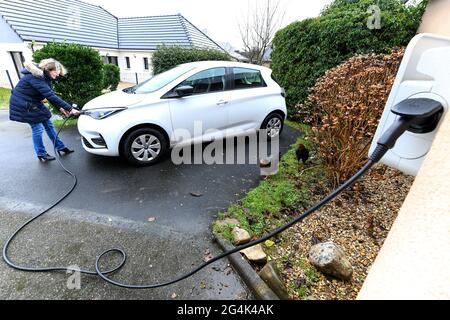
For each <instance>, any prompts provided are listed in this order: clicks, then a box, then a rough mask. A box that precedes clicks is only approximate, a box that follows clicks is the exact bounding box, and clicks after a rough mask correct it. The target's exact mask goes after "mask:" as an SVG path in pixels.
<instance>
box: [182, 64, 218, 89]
mask: <svg viewBox="0 0 450 320" xmlns="http://www.w3.org/2000/svg"><path fill="white" fill-rule="evenodd" d="M178 86H179V87H180V86H191V87H193V88H194V94H204V93H211V92H219V91H224V90H225V87H226V69H225V68H215V69H209V70H205V71H202V72H199V73H197V74H196V75H193V76H192V77H190V78H189V79H187V80H185V81H183V82H182V83H181V84H180V85H178Z"/></svg>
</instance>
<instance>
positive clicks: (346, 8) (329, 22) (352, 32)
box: [271, 0, 426, 119]
mask: <svg viewBox="0 0 450 320" xmlns="http://www.w3.org/2000/svg"><path fill="white" fill-rule="evenodd" d="M375 3H376V5H377V7H378V8H379V10H377V11H379V12H380V13H381V16H380V17H379V19H380V21H379V22H380V26H379V28H376V27H375V28H369V25H370V24H369V23H368V21H369V22H371V20H370V19H371V18H372V16H373V14H374V13H373V12H371V11H370V10H368V8H371V7H372V6H373V5H374V1H373V0H352V1H348V0H335V1H333V2H332V3H331V4H330V5H329V6H328V7H326V8H325V9H324V10H323V11H322V13H321V15H320V16H319V17H317V18H310V19H306V20H303V21H298V22H294V23H292V24H290V25H289V26H287V27H286V28H284V29H282V30H280V31H279V32H278V33H277V34H276V36H275V38H274V40H273V48H274V51H273V53H272V63H271V68H272V69H273V72H274V76H275V77H276V78H277V80H278V81H279V82H280V84H281V86H282V87H284V88H285V89H286V93H287V104H288V108H289V116H291V117H292V116H293V115H294V114H296V115H297V116H300V119H301V117H303V114H300V115H299V114H297V112H296V110H295V108H296V106H297V105H299V104H302V103H303V102H304V101H305V99H306V97H307V96H308V94H309V90H310V88H311V87H313V86H314V84H315V83H316V80H317V79H318V78H319V77H321V76H323V75H324V74H325V72H326V71H327V70H329V69H331V68H333V67H335V66H337V65H339V64H340V63H342V62H344V61H345V60H347V59H349V58H350V57H352V56H353V55H355V54H358V53H372V52H373V53H390V52H391V50H392V48H394V47H398V46H406V45H407V44H408V43H409V41H410V40H411V38H412V37H414V36H415V34H416V31H417V29H418V27H419V25H420V22H421V19H422V15H423V13H424V11H425V8H426V1H423V2H421V3H420V4H416V5H405V4H404V3H403V1H402V0H378V1H377V2H375Z"/></svg>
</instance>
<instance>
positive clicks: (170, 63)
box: [152, 46, 231, 74]
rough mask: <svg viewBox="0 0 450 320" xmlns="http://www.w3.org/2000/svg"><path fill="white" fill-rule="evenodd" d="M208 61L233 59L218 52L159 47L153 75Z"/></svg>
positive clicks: (154, 60)
mask: <svg viewBox="0 0 450 320" xmlns="http://www.w3.org/2000/svg"><path fill="white" fill-rule="evenodd" d="M208 60H218V61H230V60H231V57H230V55H229V54H228V53H226V52H223V51H218V50H209V49H208V50H206V49H190V48H183V47H177V46H173V47H172V46H171V47H169V46H159V47H158V48H157V50H156V51H155V53H154V54H153V58H152V64H153V73H154V74H159V73H162V72H164V71H167V70H170V69H172V68H174V67H176V66H178V65H180V64H183V63H189V62H195V61H208Z"/></svg>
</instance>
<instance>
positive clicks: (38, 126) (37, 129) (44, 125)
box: [30, 120, 66, 157]
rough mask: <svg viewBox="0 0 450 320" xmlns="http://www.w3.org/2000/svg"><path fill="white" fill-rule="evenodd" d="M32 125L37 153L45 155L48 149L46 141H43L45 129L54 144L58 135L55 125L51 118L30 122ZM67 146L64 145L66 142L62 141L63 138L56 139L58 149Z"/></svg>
mask: <svg viewBox="0 0 450 320" xmlns="http://www.w3.org/2000/svg"><path fill="white" fill-rule="evenodd" d="M30 126H31V130H32V131H33V144H34V151H35V152H36V155H37V156H38V157H39V156H45V155H46V154H47V151H46V150H45V146H44V142H43V141H42V134H43V132H44V129H45V132H47V135H48V137H49V138H50V140H51V141H52V144H54V143H55V138H56V135H57V133H56V131H55V127H54V126H53V123H52V121H51V120H47V121H45V122H41V123H30ZM65 147H66V146H65V145H64V142H62V141H61V139H59V138H58V139H56V150H58V151H60V150H62V149H64V148H65Z"/></svg>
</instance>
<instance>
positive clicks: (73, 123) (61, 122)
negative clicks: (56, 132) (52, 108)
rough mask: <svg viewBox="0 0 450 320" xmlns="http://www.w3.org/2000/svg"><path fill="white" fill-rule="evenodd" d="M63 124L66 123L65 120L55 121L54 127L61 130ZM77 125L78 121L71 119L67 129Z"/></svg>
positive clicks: (68, 121)
mask: <svg viewBox="0 0 450 320" xmlns="http://www.w3.org/2000/svg"><path fill="white" fill-rule="evenodd" d="M63 123H64V119H61V120H54V121H53V125H54V126H55V127H56V129H59V128H61V126H62V125H63ZM77 123H78V119H73V118H72V119H69V120H67V122H66V125H65V128H67V127H73V126H76V125H77Z"/></svg>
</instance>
